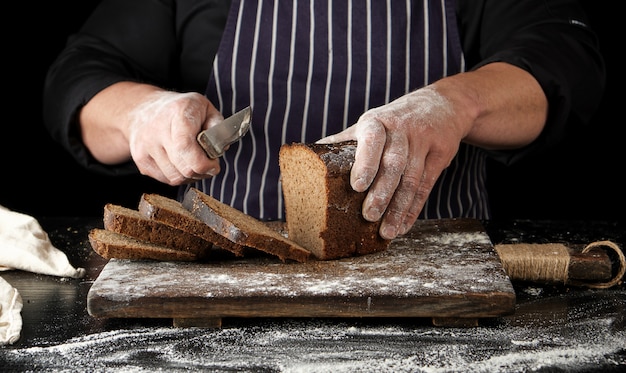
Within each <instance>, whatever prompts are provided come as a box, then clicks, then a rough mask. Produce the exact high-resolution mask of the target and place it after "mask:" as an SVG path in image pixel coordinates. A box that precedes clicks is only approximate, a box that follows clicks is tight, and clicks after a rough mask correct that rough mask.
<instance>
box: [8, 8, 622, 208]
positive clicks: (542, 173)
mask: <svg viewBox="0 0 626 373" xmlns="http://www.w3.org/2000/svg"><path fill="white" fill-rule="evenodd" d="M129 1H132V0H129ZM97 3H98V1H96V0H69V1H57V2H42V3H38V4H37V5H33V4H32V3H30V2H20V3H19V4H14V5H12V7H13V8H14V9H8V8H5V11H7V13H5V15H6V16H7V17H11V18H13V17H15V18H16V19H15V21H16V22H10V23H11V24H12V25H20V26H15V27H14V26H11V28H10V29H7V27H8V26H7V23H5V26H3V28H5V29H4V32H3V34H4V38H5V42H4V43H3V47H4V52H3V59H4V63H3V66H4V69H5V73H6V74H7V75H8V76H7V77H6V78H5V83H4V89H5V93H4V99H3V100H4V102H5V105H4V116H5V119H4V121H3V123H4V124H3V125H2V128H3V132H2V135H0V138H1V139H2V140H1V141H2V142H1V143H0V151H1V157H2V158H1V159H2V164H3V167H2V177H1V181H0V185H1V189H0V190H1V193H0V205H3V206H5V207H7V208H10V209H12V210H15V211H20V212H24V213H27V214H30V215H33V216H35V217H43V216H81V215H84V216H100V215H101V214H102V208H103V206H104V204H105V203H107V202H112V203H117V204H121V205H125V206H128V207H135V206H136V205H137V203H138V201H139V197H140V195H141V193H143V192H154V193H161V194H166V195H170V196H174V195H175V194H174V193H175V192H174V189H173V188H171V187H168V186H165V185H162V184H159V183H157V182H156V181H153V180H152V179H149V178H147V177H143V176H136V177H123V178H110V177H102V176H99V175H95V174H92V173H89V172H87V171H86V170H84V169H82V168H80V167H79V166H78V165H77V164H76V163H74V160H73V159H72V158H71V157H70V156H69V155H68V154H67V153H65V151H64V150H63V149H62V148H61V147H60V146H59V145H57V144H56V143H54V142H53V141H52V140H51V139H50V137H49V135H48V134H47V132H45V130H44V128H43V125H42V118H41V116H42V114H41V106H42V104H41V95H42V87H43V81H44V77H45V74H46V70H47V69H48V66H49V65H50V64H51V63H52V61H53V59H54V58H55V57H56V55H57V54H58V53H59V52H60V50H61V49H62V48H63V46H64V44H65V41H66V38H67V36H68V35H69V34H70V33H72V32H74V31H76V30H77V29H78V28H79V27H80V25H81V24H82V22H83V20H84V19H85V18H86V17H87V15H88V14H89V12H90V11H91V10H92V9H93V7H95V5H96V4H97ZM582 3H583V5H584V6H585V7H586V8H587V10H588V12H589V15H590V17H591V23H592V26H594V27H595V29H596V31H597V32H598V34H599V37H600V40H601V46H602V50H603V53H604V56H605V61H606V64H607V89H606V92H605V95H604V98H603V101H602V104H601V107H600V108H599V110H598V112H597V114H596V115H595V117H594V119H593V122H592V124H591V126H589V128H588V129H586V130H585V131H583V132H578V133H573V134H571V135H570V136H569V137H568V138H566V139H565V140H564V141H563V143H562V144H560V145H559V146H557V147H556V148H555V149H553V150H551V151H549V152H548V153H547V154H543V155H542V156H541V157H538V158H536V159H528V160H526V161H524V162H522V163H519V164H517V165H514V166H510V167H503V166H501V165H497V164H492V165H491V166H490V167H491V169H490V172H491V173H490V176H489V186H490V194H491V198H492V206H493V212H494V219H559V220H579V219H582V220H624V218H623V215H621V213H622V212H623V211H624V210H625V208H626V204H625V200H626V198H625V197H624V186H623V178H624V176H625V175H624V170H625V165H626V162H625V160H626V152H625V150H624V147H623V145H622V142H623V140H622V136H621V134H622V133H623V127H624V119H623V117H622V114H623V112H624V103H622V102H618V98H623V97H624V95H623V94H619V93H618V92H619V90H621V89H623V82H624V69H623V68H622V66H618V61H619V60H618V58H617V52H618V50H617V48H612V45H611V44H610V42H609V41H612V40H614V39H615V38H616V37H619V36H621V35H622V34H623V33H619V34H618V35H611V34H610V33H611V31H612V30H615V29H616V28H617V27H618V25H619V23H617V22H618V19H617V14H616V12H615V11H614V10H613V8H612V7H605V8H603V2H599V1H595V2H593V1H587V0H585V1H582ZM613 21H615V22H613ZM620 43H621V42H620ZM614 45H615V44H614ZM615 46H616V47H618V48H619V47H621V45H615Z"/></svg>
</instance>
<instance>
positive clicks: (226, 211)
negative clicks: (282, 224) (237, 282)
mask: <svg viewBox="0 0 626 373" xmlns="http://www.w3.org/2000/svg"><path fill="white" fill-rule="evenodd" d="M182 204H183V206H184V207H185V208H186V209H187V210H188V211H190V212H191V213H192V214H193V215H194V216H195V217H197V218H198V219H200V220H201V221H203V222H204V223H205V224H207V225H208V226H209V227H211V229H212V230H213V231H214V232H216V233H218V234H220V235H221V236H223V237H226V238H227V239H229V240H230V241H232V242H234V243H236V244H238V245H242V246H247V247H250V248H254V249H257V250H260V251H262V252H265V253H268V254H271V255H275V256H277V257H278V258H280V259H281V260H282V261H285V260H287V259H289V260H294V261H297V262H305V261H307V260H308V259H309V258H310V256H311V253H310V252H309V251H308V250H306V249H305V248H303V247H301V246H300V245H298V244H297V243H295V242H293V241H291V240H289V239H287V238H285V237H284V236H283V235H281V234H280V233H279V232H277V231H276V230H274V229H272V228H270V227H269V226H267V225H266V224H265V223H263V222H262V221H260V220H258V219H256V218H254V217H252V216H250V215H247V214H245V213H243V212H241V211H239V210H237V209H236V208H234V207H231V206H229V205H227V204H225V203H222V202H220V201H218V200H217V199H215V198H213V197H211V196H210V195H208V194H206V193H204V192H202V191H200V190H198V189H196V188H193V187H192V188H190V189H189V190H188V191H187V192H186V193H185V196H184V199H183V202H182Z"/></svg>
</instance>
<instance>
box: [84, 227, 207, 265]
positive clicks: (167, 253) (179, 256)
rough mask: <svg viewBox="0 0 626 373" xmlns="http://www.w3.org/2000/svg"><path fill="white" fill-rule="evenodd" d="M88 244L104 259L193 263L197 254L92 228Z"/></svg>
mask: <svg viewBox="0 0 626 373" xmlns="http://www.w3.org/2000/svg"><path fill="white" fill-rule="evenodd" d="M88 237H89V244H90V245H91V247H92V248H93V250H94V251H95V252H96V253H98V254H99V255H100V256H101V257H103V258H105V259H112V258H117V259H152V260H160V261H194V260H198V259H199V257H198V255H197V254H195V253H193V252H191V251H187V250H178V249H172V248H169V247H167V246H163V245H160V244H155V243H151V242H147V241H141V240H138V239H135V238H133V237H130V236H127V235H125V234H121V233H117V232H113V231H110V230H107V229H100V228H93V229H92V230H91V231H89V235H88Z"/></svg>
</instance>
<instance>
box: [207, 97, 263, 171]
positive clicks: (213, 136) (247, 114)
mask: <svg viewBox="0 0 626 373" xmlns="http://www.w3.org/2000/svg"><path fill="white" fill-rule="evenodd" d="M251 118H252V109H250V106H248V107H247V108H245V109H242V110H240V111H238V112H236V113H235V114H233V115H231V116H230V117H228V118H226V119H224V120H223V121H222V122H221V123H219V124H217V125H214V126H212V127H210V128H208V129H206V130H204V131H202V132H200V133H199V134H198V136H197V140H198V143H199V144H200V146H202V148H203V149H204V151H205V152H206V154H207V155H208V156H209V158H212V159H215V158H218V157H221V156H222V155H223V154H224V150H225V148H226V147H227V146H228V145H230V144H232V143H234V142H236V141H238V140H239V139H241V138H242V137H243V135H245V134H246V133H247V132H248V129H250V121H251Z"/></svg>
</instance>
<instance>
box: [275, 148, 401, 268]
mask: <svg viewBox="0 0 626 373" xmlns="http://www.w3.org/2000/svg"><path fill="white" fill-rule="evenodd" d="M355 151H356V142H354V141H348V142H342V143H337V144H326V145H322V144H304V143H291V144H284V145H283V146H282V147H281V149H280V152H279V166H280V172H281V185H282V189H283V196H284V201H285V218H286V221H287V232H288V236H289V239H291V240H292V241H295V242H297V243H299V244H300V245H301V246H303V247H305V248H306V249H308V250H310V251H311V252H312V253H313V255H314V256H315V257H316V258H317V259H319V260H329V259H338V258H345V257H349V256H355V255H364V254H369V253H373V252H378V251H382V250H386V249H387V248H388V247H389V244H390V242H391V241H390V240H385V239H383V238H382V237H381V236H380V235H379V233H378V231H379V228H380V222H369V221H367V220H365V218H363V215H362V212H361V211H362V206H363V201H364V199H365V196H366V194H367V193H366V192H361V193H359V192H356V191H354V190H353V189H352V187H351V186H350V170H351V169H352V165H353V164H354V156H355Z"/></svg>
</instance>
